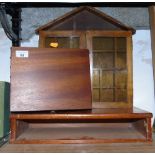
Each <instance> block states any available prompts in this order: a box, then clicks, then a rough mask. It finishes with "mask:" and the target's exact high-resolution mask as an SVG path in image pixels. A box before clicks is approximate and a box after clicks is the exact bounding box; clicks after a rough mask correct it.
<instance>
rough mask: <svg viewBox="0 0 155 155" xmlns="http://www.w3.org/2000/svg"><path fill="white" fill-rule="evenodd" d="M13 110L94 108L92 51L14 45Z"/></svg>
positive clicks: (12, 64) (12, 70)
mask: <svg viewBox="0 0 155 155" xmlns="http://www.w3.org/2000/svg"><path fill="white" fill-rule="evenodd" d="M10 102H11V111H12V112H19V111H21V112H23V111H49V110H77V109H91V108H92V104H91V103H92V101H91V80H90V65H89V51H88V50H86V49H55V48H54V49H52V48H30V47H12V48H11V100H10Z"/></svg>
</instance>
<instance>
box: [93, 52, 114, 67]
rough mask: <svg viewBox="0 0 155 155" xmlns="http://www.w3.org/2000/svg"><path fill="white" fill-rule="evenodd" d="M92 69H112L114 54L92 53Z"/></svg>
mask: <svg viewBox="0 0 155 155" xmlns="http://www.w3.org/2000/svg"><path fill="white" fill-rule="evenodd" d="M93 66H94V68H104V69H112V68H113V67H114V53H107V52H100V53H96V52H94V53H93Z"/></svg>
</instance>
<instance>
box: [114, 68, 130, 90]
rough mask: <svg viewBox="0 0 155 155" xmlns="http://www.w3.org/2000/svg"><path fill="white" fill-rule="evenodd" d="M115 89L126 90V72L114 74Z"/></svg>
mask: <svg viewBox="0 0 155 155" xmlns="http://www.w3.org/2000/svg"><path fill="white" fill-rule="evenodd" d="M115 87H116V88H127V72H126V71H125V70H124V71H116V72H115Z"/></svg>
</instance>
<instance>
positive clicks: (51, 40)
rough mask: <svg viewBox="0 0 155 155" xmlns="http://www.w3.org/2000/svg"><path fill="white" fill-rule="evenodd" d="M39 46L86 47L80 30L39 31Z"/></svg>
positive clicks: (83, 35)
mask: <svg viewBox="0 0 155 155" xmlns="http://www.w3.org/2000/svg"><path fill="white" fill-rule="evenodd" d="M39 47H45V48H81V49H82V48H86V41H85V33H84V32H81V31H76V32H75V31H52V32H51V31H50V32H48V31H41V32H40V40H39Z"/></svg>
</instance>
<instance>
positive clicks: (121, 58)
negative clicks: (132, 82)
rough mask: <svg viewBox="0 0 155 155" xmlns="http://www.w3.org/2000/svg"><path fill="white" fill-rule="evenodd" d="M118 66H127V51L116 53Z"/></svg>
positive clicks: (120, 67)
mask: <svg viewBox="0 0 155 155" xmlns="http://www.w3.org/2000/svg"><path fill="white" fill-rule="evenodd" d="M116 68H118V69H125V68H126V53H122V52H117V53H116Z"/></svg>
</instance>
